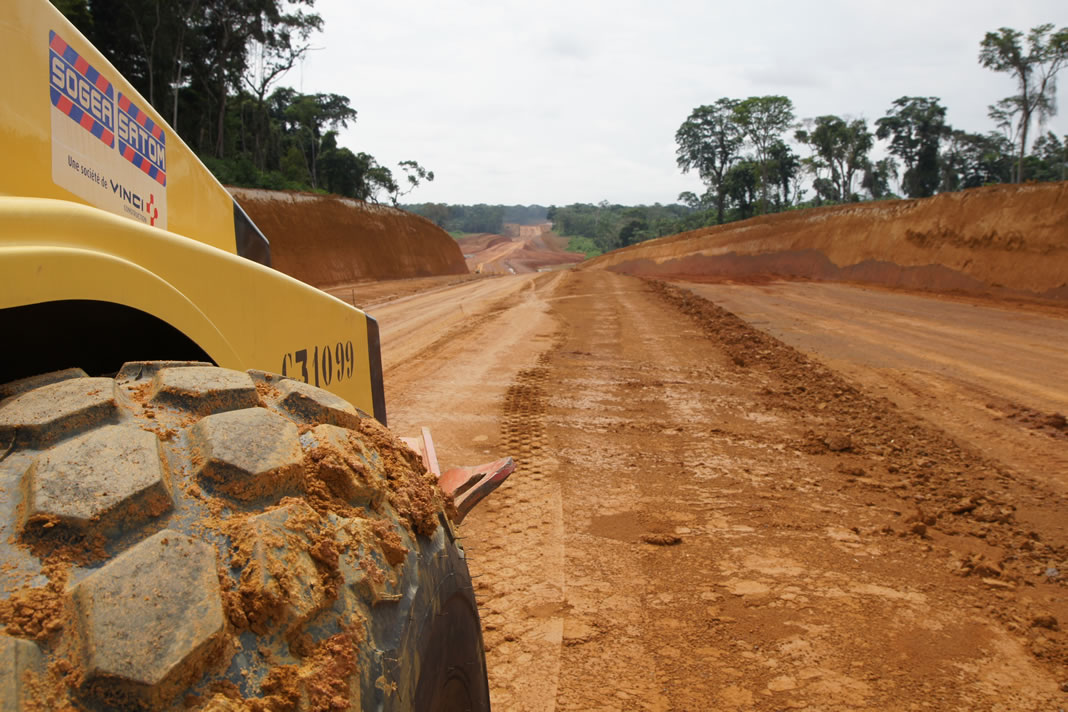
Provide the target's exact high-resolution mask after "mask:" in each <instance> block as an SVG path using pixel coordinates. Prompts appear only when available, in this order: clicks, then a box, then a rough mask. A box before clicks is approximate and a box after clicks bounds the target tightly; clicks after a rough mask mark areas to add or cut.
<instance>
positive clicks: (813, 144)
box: [794, 115, 875, 202]
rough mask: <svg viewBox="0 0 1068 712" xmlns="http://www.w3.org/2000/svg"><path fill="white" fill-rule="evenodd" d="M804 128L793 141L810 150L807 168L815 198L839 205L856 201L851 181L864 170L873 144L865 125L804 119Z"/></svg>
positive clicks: (834, 118)
mask: <svg viewBox="0 0 1068 712" xmlns="http://www.w3.org/2000/svg"><path fill="white" fill-rule="evenodd" d="M803 126H804V128H800V129H798V130H797V131H796V132H795V133H794V138H795V139H797V140H798V141H800V142H801V143H805V144H808V146H809V147H810V148H811V149H812V156H811V158H810V159H809V160H808V161H807V162H806V167H807V168H808V170H809V172H810V173H812V175H813V179H814V187H815V188H816V192H817V195H818V196H819V197H821V198H823V197H826V198H827V199H828V200H834V201H838V202H849V201H852V200H854V199H859V196H856V195H855V194H854V193H853V180H854V178H855V177H856V176H857V175H858V174H859V173H860V172H861V171H863V170H864V169H865V168H866V167H867V165H868V154H869V153H870V152H871V149H872V146H874V144H875V137H874V136H873V135H872V134H871V132H870V131H869V130H868V123H867V122H866V121H865V120H864V119H855V120H853V121H846V120H845V119H842V118H840V117H838V116H830V115H829V116H817V117H816V118H815V119H806V120H805V121H804V122H803ZM825 172H826V174H825Z"/></svg>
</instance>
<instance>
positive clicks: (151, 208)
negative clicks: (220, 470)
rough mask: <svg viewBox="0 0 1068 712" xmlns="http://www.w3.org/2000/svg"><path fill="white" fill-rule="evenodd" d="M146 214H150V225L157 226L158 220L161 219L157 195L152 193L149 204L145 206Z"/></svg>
mask: <svg viewBox="0 0 1068 712" xmlns="http://www.w3.org/2000/svg"><path fill="white" fill-rule="evenodd" d="M145 212H146V213H148V224H149V225H155V224H156V218H158V217H159V207H158V206H157V205H156V194H155V193H152V194H151V195H149V196H148V203H147V204H146V205H145Z"/></svg>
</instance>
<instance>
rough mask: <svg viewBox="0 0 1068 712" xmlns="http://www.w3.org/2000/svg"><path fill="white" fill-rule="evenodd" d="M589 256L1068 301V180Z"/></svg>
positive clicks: (705, 233)
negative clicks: (599, 255) (600, 255)
mask: <svg viewBox="0 0 1068 712" xmlns="http://www.w3.org/2000/svg"><path fill="white" fill-rule="evenodd" d="M586 266H587V267H589V268H600V269H609V270H612V271H617V272H625V273H629V274H644V275H655V276H663V277H683V278H686V279H697V280H702V281H704V280H717V279H751V278H757V277H764V276H769V275H774V276H779V277H787V278H802V279H816V280H826V281H847V282H863V283H872V284H883V285H887V286H895V287H907V288H913V289H930V290H935V291H964V292H977V293H993V294H1003V295H1020V296H1039V297H1045V298H1053V299H1064V300H1068V182H1059V183H1043V184H1029V185H1022V186H1013V185H1004V186H990V187H985V188H976V189H973V190H967V191H962V192H959V193H943V194H941V195H938V196H935V197H933V198H926V199H918V200H895V201H881V202H874V203H863V204H853V205H840V206H834V207H828V208H815V209H812V210H804V211H795V212H786V213H778V214H775V215H766V216H762V217H758V218H753V219H750V220H745V221H742V222H738V223H731V224H727V225H718V226H714V227H709V228H702V229H700V230H694V231H692V232H686V233H681V234H679V235H672V236H670V237H665V238H660V239H658V240H651V241H649V242H643V243H641V244H639V245H634V246H632V247H628V248H625V249H622V250H618V251H615V252H612V253H610V254H607V255H603V256H602V257H599V258H597V259H595V260H592V261H591V262H589V263H587V265H586Z"/></svg>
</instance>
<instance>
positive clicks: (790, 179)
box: [768, 141, 801, 210]
mask: <svg viewBox="0 0 1068 712" xmlns="http://www.w3.org/2000/svg"><path fill="white" fill-rule="evenodd" d="M768 158H769V159H770V161H771V165H770V169H769V174H768V177H769V179H770V180H771V182H772V184H773V185H775V186H776V188H777V189H778V190H779V191H780V192H779V193H778V194H777V195H776V196H775V204H776V208H777V209H778V210H785V209H786V208H787V207H788V206H789V205H790V203H791V197H790V186H791V185H793V186H794V192H795V193H796V192H797V191H798V189H799V187H800V186H799V185H798V183H799V180H798V176H799V175H800V173H801V159H800V157H799V156H798V155H797V154H796V153H794V152H793V149H791V148H790V146H788V145H787V144H786V143H785V142H784V141H776V142H775V143H773V144H772V145H771V148H770V149H769V151H768Z"/></svg>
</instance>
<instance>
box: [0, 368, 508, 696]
mask: <svg viewBox="0 0 1068 712" xmlns="http://www.w3.org/2000/svg"><path fill="white" fill-rule="evenodd" d="M0 398H3V400H0V554H2V557H0V561H2V566H0V582H2V584H3V585H2V587H0V624H2V626H3V629H2V630H0V633H2V634H0V709H4V710H8V709H12V710H16V709H26V710H29V709H53V708H59V707H62V706H64V705H71V706H73V707H74V708H76V709H114V708H133V709H171V708H179V709H194V710H197V709H201V710H208V709H211V710H304V709H308V710H327V709H329V710H336V709H356V710H359V709H367V710H370V709H374V710H411V709H418V710H447V709H460V710H487V709H489V695H488V689H487V686H486V673H485V659H484V656H483V652H482V639H481V632H480V628H479V622H478V614H477V610H476V608H475V601H474V595H473V592H472V590H471V585H470V577H469V574H468V571H467V566H466V563H465V561H464V558H463V549H462V548H461V547H460V546H459V543H458V542H457V541H456V540H455V533H454V531H453V528H452V524H451V522H450V521H449V519H448V517H447V516H446V514H445V510H446V507H447V506H448V505H447V503H446V502H445V501H444V499H443V496H442V494H441V491H440V489H438V487H437V486H436V484H435V483H434V481H433V478H432V477H431V476H430V475H428V474H426V473H425V471H424V469H423V468H422V466H421V465H420V464H419V461H418V458H417V457H416V456H415V455H414V453H412V452H411V451H410V450H408V449H407V448H406V447H405V446H404V445H403V444H401V443H400V442H399V441H398V440H396V439H395V438H394V437H393V436H392V435H391V434H390V433H389V431H388V430H386V429H385V428H384V427H382V426H381V425H379V424H378V423H377V422H376V421H374V420H373V419H371V418H369V417H366V416H364V415H363V414H362V413H360V412H359V411H357V410H356V409H355V408H353V407H352V406H351V405H349V404H348V403H346V402H345V401H343V400H341V399H340V398H338V397H336V396H334V395H332V394H330V393H328V392H326V391H322V390H319V389H316V388H313V387H311V386H308V385H306V384H303V383H301V382H298V381H293V380H290V379H285V378H282V377H281V376H274V375H270V374H266V373H262V372H255V371H250V372H247V373H246V372H239V371H230V370H226V369H221V368H215V367H213V366H211V365H210V364H201V363H184V362H183V363H179V362H136V363H128V364H126V365H125V366H124V367H123V369H122V370H121V371H120V372H119V374H118V375H117V376H116V377H115V378H114V379H112V378H89V377H87V376H86V375H85V374H84V373H83V372H81V371H78V370H69V371H63V372H57V373H53V374H46V375H44V376H38V377H34V378H31V379H24V380H23V381H18V382H13V383H9V384H6V385H4V386H0Z"/></svg>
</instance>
